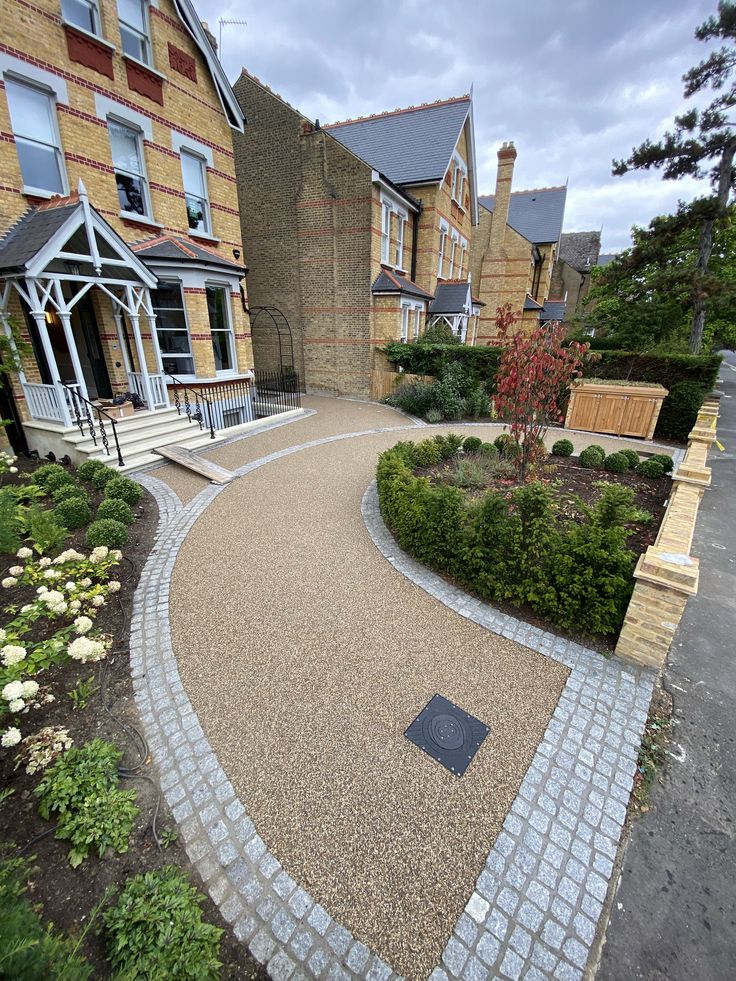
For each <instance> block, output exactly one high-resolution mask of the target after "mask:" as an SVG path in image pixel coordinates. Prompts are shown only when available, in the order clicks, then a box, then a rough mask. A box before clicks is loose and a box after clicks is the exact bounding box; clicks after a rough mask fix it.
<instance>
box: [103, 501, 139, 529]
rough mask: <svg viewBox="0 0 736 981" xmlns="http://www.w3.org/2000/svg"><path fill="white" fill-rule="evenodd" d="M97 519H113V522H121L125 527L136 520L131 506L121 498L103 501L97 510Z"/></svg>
mask: <svg viewBox="0 0 736 981" xmlns="http://www.w3.org/2000/svg"><path fill="white" fill-rule="evenodd" d="M96 518H97V520H98V521H101V520H102V519H103V518H112V519H113V521H119V522H120V523H121V524H123V525H130V524H132V523H133V520H134V519H133V512H132V510H131V508H130V505H129V504H126V503H125V501H122V500H121V499H120V498H119V497H106V498H105V499H104V501H101V502H100V506H99V507H98V508H97V515H96Z"/></svg>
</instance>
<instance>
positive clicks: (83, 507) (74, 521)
mask: <svg viewBox="0 0 736 981" xmlns="http://www.w3.org/2000/svg"><path fill="white" fill-rule="evenodd" d="M54 515H55V516H56V518H57V520H58V521H59V523H60V524H62V525H63V526H64V527H65V528H69V529H70V530H72V529H74V528H81V527H82V526H83V525H86V524H89V522H90V521H91V520H92V509H91V508H90V506H89V503H88V502H87V501H86V500H85V499H84V498H83V497H68V498H67V499H66V500H64V501H59V503H58V504H57V505H56V507H55V508H54Z"/></svg>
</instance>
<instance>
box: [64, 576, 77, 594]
mask: <svg viewBox="0 0 736 981" xmlns="http://www.w3.org/2000/svg"><path fill="white" fill-rule="evenodd" d="M76 588H77V584H76V583H75V582H72V580H71V579H70V580H69V582H65V583H64V589H68V590H69V591H70V592H71V590H72V589H76Z"/></svg>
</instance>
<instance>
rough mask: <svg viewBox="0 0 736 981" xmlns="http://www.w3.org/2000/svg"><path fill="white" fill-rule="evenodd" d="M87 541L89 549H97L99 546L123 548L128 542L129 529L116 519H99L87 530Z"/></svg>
mask: <svg viewBox="0 0 736 981" xmlns="http://www.w3.org/2000/svg"><path fill="white" fill-rule="evenodd" d="M85 540H86V542H87V546H88V547H89V548H97V546H98V545H107V547H108V548H122V547H123V545H125V544H126V543H127V541H128V529H127V528H126V527H125V525H124V524H123V523H122V522H121V521H116V520H115V519H114V518H99V519H98V520H97V521H93V522H92V524H91V525H90V526H89V528H88V529H87V536H86V539H85Z"/></svg>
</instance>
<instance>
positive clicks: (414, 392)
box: [384, 381, 442, 422]
mask: <svg viewBox="0 0 736 981" xmlns="http://www.w3.org/2000/svg"><path fill="white" fill-rule="evenodd" d="M433 391H434V384H433V383H431V382H424V381H412V382H403V383H402V384H401V385H399V386H398V387H397V388H396V389H395V390H394V391H393V392H392V393H391V395H389V396H388V397H387V398H386V399H385V400H384V401H385V402H387V403H388V405H393V406H394V407H395V408H397V409H401V410H402V412H407V413H408V414H409V415H411V416H426V414H427V412H428V411H429V410H430V409H431V408H432V406H433V401H434V395H433ZM441 421H442V417H441V415H440V418H439V419H438V420H437V422H441Z"/></svg>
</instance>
